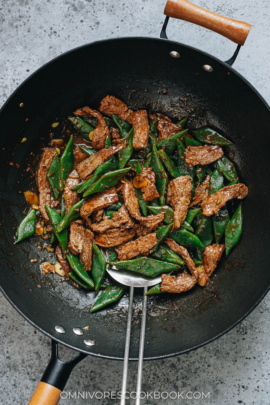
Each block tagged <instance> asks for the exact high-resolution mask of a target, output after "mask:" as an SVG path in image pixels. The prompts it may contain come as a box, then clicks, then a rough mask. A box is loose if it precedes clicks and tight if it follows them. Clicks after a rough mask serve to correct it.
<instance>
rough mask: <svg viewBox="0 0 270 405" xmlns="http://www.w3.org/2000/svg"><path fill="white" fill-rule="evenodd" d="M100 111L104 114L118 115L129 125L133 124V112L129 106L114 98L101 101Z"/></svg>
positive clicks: (109, 97)
mask: <svg viewBox="0 0 270 405" xmlns="http://www.w3.org/2000/svg"><path fill="white" fill-rule="evenodd" d="M99 111H100V112H101V113H102V114H105V115H108V116H109V117H110V116H111V115H116V116H117V117H118V118H120V119H121V120H123V121H126V122H127V123H128V124H131V116H132V113H133V111H132V110H129V109H128V106H127V105H126V104H125V103H123V101H121V100H119V99H118V98H116V97H114V96H109V95H108V96H106V97H105V98H103V100H101V103H100V107H99Z"/></svg>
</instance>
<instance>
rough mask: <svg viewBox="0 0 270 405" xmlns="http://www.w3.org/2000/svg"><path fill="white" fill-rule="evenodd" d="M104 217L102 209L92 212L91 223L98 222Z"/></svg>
mask: <svg viewBox="0 0 270 405" xmlns="http://www.w3.org/2000/svg"><path fill="white" fill-rule="evenodd" d="M103 215H104V209H101V210H98V211H95V212H93V214H92V221H93V222H100V221H101V220H102V218H103Z"/></svg>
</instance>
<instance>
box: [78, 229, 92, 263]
mask: <svg viewBox="0 0 270 405" xmlns="http://www.w3.org/2000/svg"><path fill="white" fill-rule="evenodd" d="M93 242H94V234H93V232H92V231H90V229H85V232H84V240H83V249H82V253H81V254H80V259H81V262H82V264H83V265H84V268H85V270H86V271H90V270H91V268H92V247H93Z"/></svg>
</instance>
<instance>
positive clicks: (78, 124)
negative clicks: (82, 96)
mask: <svg viewBox="0 0 270 405" xmlns="http://www.w3.org/2000/svg"><path fill="white" fill-rule="evenodd" d="M68 119H69V121H70V122H71V123H72V125H73V126H74V128H75V129H77V131H79V132H80V134H82V136H83V137H84V138H85V139H87V140H88V141H89V133H90V132H92V131H94V128H93V127H92V126H91V125H89V124H88V123H87V122H85V121H84V120H83V119H82V118H80V117H68Z"/></svg>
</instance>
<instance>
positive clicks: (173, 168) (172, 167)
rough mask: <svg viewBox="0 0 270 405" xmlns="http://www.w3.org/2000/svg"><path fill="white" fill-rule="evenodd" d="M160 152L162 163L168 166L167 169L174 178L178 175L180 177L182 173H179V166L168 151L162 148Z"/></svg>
mask: <svg viewBox="0 0 270 405" xmlns="http://www.w3.org/2000/svg"><path fill="white" fill-rule="evenodd" d="M158 153H159V157H160V159H161V161H162V163H163V164H164V166H165V167H166V169H167V171H168V172H169V173H170V175H171V176H172V177H173V178H174V179H175V178H176V177H179V176H180V173H179V171H178V169H177V167H176V166H175V164H174V162H173V161H172V159H170V158H169V156H168V155H167V153H166V152H164V150H163V149H161V150H160V151H159V152H158Z"/></svg>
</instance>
